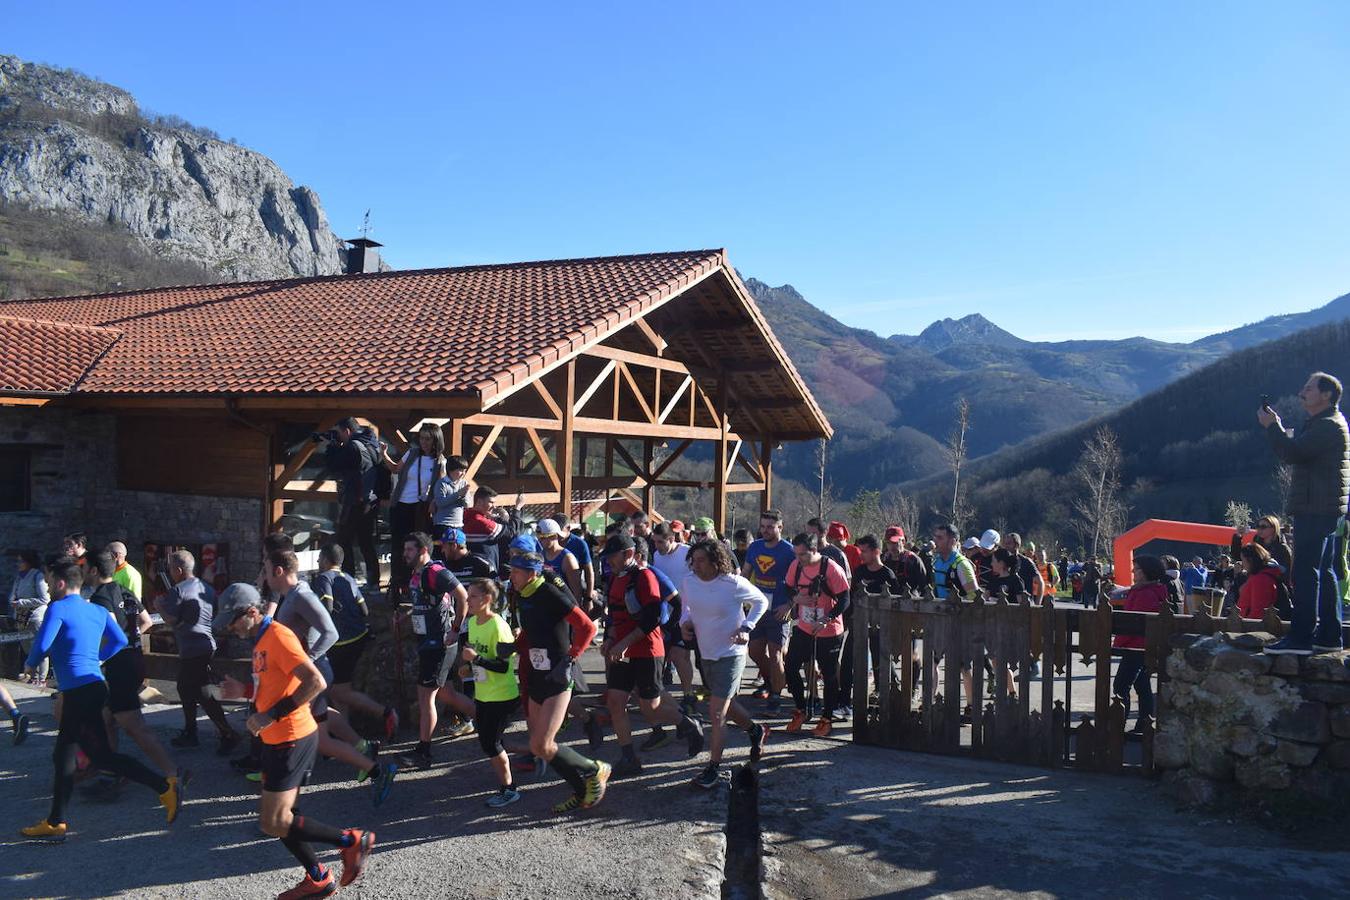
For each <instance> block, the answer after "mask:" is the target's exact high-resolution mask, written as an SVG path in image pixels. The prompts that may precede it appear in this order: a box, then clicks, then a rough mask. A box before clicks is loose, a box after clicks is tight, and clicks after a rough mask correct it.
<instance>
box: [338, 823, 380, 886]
mask: <svg viewBox="0 0 1350 900" xmlns="http://www.w3.org/2000/svg"><path fill="white" fill-rule="evenodd" d="M343 834H350V835H351V836H352V845H351V846H350V847H343V848H342V851H341V852H342V881H341V882H340V883H341V885H342V886H343V887H346V886H347V885H349V884H351V883H352V882H353V881H355V880H356V879H358V878H360V877H361V872H362V871H364V870H365V868H366V859H367V858H368V857H369V856H370V851H372V850H374V849H375V832H373V831H361V830H360V829H358V828H348V829H347V830H346V831H345V832H343ZM328 877H329V879H330V880H331V879H332V877H333V876H332V874H329V876H328Z"/></svg>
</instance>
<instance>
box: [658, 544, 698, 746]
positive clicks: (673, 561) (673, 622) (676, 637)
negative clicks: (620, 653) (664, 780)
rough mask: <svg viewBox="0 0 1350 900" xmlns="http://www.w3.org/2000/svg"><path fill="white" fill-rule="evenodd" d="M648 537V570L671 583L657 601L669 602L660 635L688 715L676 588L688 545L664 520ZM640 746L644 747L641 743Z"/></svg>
mask: <svg viewBox="0 0 1350 900" xmlns="http://www.w3.org/2000/svg"><path fill="white" fill-rule="evenodd" d="M699 521H700V522H701V521H703V520H702V519H700V520H699ZM652 540H653V541H654V542H655V544H656V555H655V556H653V557H652V559H651V567H652V570H653V571H654V572H656V573H657V574H658V576H665V578H666V579H668V580H669V581H670V584H671V590H670V596H666V591H665V589H664V585H663V586H662V592H661V593H662V597H661V600H662V601H663V602H666V603H669V604H670V619H669V621H668V622H667V623H666V624H665V625H663V626H661V637H662V640H664V641H665V645H666V657H667V659H668V661H669V663H670V664H671V665H672V666H674V668H675V673H676V674H677V675H678V676H679V679H680V693H681V699H680V710H681V711H682V712H683V713H684V714H685V715H692V714H693V712H694V706H695V704H696V702H697V701H696V698H695V696H694V663H693V660H692V659H691V658H690V656H689V649H690V647H691V646H692V644H691V642H689V641H686V640H685V639H684V634H683V632H682V631H681V630H680V619H681V615H680V594H679V590H678V587H677V586H678V585H679V584H680V583H682V582H683V581H684V579H685V577H686V576H688V574H689V564H688V559H689V545H688V544H682V543H680V541H679V539H678V538H677V537H676V535H675V534H674V532H673V531H672V530H671V529H670V528H669V527H668V526H667V525H666V524H665V523H664V522H662V523H661V524H660V525H657V526H656V527H655V528H653V529H652ZM663 681H664V679H663ZM643 749H644V750H646V749H647V747H646V746H645V745H644V746H643ZM653 749H654V748H653Z"/></svg>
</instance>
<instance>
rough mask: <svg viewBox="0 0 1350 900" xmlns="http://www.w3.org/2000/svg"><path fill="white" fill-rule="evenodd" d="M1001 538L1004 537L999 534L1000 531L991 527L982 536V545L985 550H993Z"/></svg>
mask: <svg viewBox="0 0 1350 900" xmlns="http://www.w3.org/2000/svg"><path fill="white" fill-rule="evenodd" d="M1000 540H1002V537H1000V536H999V533H998V532H997V531H995V530H994V529H992V528H990V529H989V530H988V531H986V532H985V533H984V534H983V535H982V536H981V537H980V546H981V547H983V548H984V549H985V550H993V549H994V548H995V547H997V546H998V542H999V541H1000Z"/></svg>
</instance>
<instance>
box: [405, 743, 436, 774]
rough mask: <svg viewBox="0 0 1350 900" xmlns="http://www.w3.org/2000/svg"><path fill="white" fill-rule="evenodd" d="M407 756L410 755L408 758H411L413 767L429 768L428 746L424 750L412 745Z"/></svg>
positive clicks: (429, 755)
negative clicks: (410, 751)
mask: <svg viewBox="0 0 1350 900" xmlns="http://www.w3.org/2000/svg"><path fill="white" fill-rule="evenodd" d="M409 756H410V758H411V759H412V765H413V768H415V769H429V768H431V750H430V748H428V749H426V750H420V749H418V748H416V747H414V748H413V751H412V753H411V754H409Z"/></svg>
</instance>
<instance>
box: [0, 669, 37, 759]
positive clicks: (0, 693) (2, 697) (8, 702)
mask: <svg viewBox="0 0 1350 900" xmlns="http://www.w3.org/2000/svg"><path fill="white" fill-rule="evenodd" d="M0 706H3V707H4V708H5V712H7V713H9V724H10V727H11V728H13V729H14V737H13V741H14V745H15V746H16V747H17V746H18V745H19V744H22V743H23V742H24V741H26V740H28V726H29V724H30V723H29V721H28V716H26V715H24V714H23V713H21V712H19V704H17V703H15V702H14V698H13V697H12V696H11V695H10V693H9V691H8V690H7V689H6V688H5V686H4V685H3V684H0Z"/></svg>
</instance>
